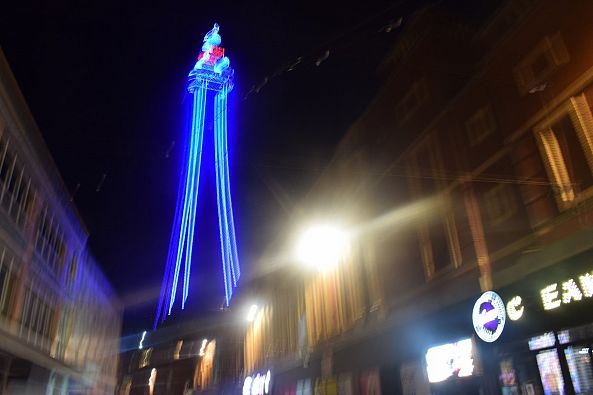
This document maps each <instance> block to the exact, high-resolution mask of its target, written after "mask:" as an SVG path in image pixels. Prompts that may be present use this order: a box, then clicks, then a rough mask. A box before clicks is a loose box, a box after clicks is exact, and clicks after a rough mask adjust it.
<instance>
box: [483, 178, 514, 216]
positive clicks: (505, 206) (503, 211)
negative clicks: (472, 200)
mask: <svg viewBox="0 0 593 395" xmlns="http://www.w3.org/2000/svg"><path fill="white" fill-rule="evenodd" d="M484 204H485V206H486V214H487V216H488V222H489V223H490V225H498V224H501V223H503V222H505V221H506V220H508V219H509V218H511V217H512V216H513V215H514V214H515V212H516V211H517V203H516V200H515V197H514V193H513V188H512V186H511V185H509V184H498V185H496V186H495V187H493V188H491V189H490V190H489V191H487V192H486V193H485V194H484Z"/></svg>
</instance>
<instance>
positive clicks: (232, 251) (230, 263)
mask: <svg viewBox="0 0 593 395" xmlns="http://www.w3.org/2000/svg"><path fill="white" fill-rule="evenodd" d="M218 31H219V26H218V24H216V23H215V24H214V27H213V28H212V30H210V31H209V32H208V33H207V34H206V36H204V43H203V45H202V51H201V52H200V55H199V56H198V60H197V62H196V64H195V66H194V67H193V69H192V70H191V72H190V73H189V75H188V83H187V90H188V92H189V94H190V97H191V98H192V113H191V122H190V126H189V127H188V133H189V136H187V141H188V143H187V144H186V149H185V151H184V158H183V163H182V164H183V166H182V168H181V177H180V181H179V182H180V184H179V192H178V197H177V208H176V210H175V217H174V221H173V229H172V232H171V239H170V242H169V253H168V255H167V262H166V266H165V273H164V276H163V284H162V287H161V294H160V298H159V304H158V306H157V313H156V317H155V321H154V328H155V329H156V326H157V324H158V323H159V321H163V320H164V319H165V318H166V317H167V315H171V311H172V309H173V306H174V304H175V301H176V300H177V298H178V297H180V299H181V309H184V308H185V302H186V300H187V296H188V293H189V280H190V275H191V263H192V248H193V241H194V231H195V225H196V206H197V201H198V187H199V185H200V164H201V163H200V162H201V158H202V142H203V140H204V123H205V121H206V116H207V112H206V109H207V108H208V107H210V108H212V111H213V112H212V119H213V121H214V122H213V123H214V128H213V130H214V151H215V152H214V158H215V160H214V162H215V163H214V166H215V170H216V197H217V207H218V224H219V232H220V250H221V261H222V273H223V280H224V291H225V303H226V305H227V306H228V304H229V303H230V300H231V297H232V295H233V290H234V288H235V287H236V286H237V281H238V279H239V276H240V275H241V269H240V266H239V256H238V253H237V241H236V236H235V224H234V219H233V204H232V200H231V186H230V180H229V163H228V147H227V95H228V94H229V92H230V91H231V90H232V89H233V73H234V71H233V69H232V68H231V67H230V60H229V58H228V57H226V56H225V55H224V48H222V47H221V46H220V44H221V41H222V40H221V37H220V34H219V33H218ZM209 102H213V105H210V106H207V104H208V103H209ZM182 275H183V277H182ZM180 277H182V278H183V283H182V284H181V282H180ZM179 288H181V289H180V290H179ZM179 293H180V295H178V294H179Z"/></svg>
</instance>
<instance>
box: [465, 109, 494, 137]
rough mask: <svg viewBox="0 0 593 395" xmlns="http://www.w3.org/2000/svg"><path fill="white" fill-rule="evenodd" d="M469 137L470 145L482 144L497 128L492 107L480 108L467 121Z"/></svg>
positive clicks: (466, 127) (466, 126)
mask: <svg viewBox="0 0 593 395" xmlns="http://www.w3.org/2000/svg"><path fill="white" fill-rule="evenodd" d="M465 129H466V131H467V138H468V140H469V145H470V146H475V145H478V144H480V143H481V142H482V141H484V139H485V138H486V137H488V136H489V135H490V134H492V132H494V130H495V129H496V123H495V121H494V115H493V114H492V107H490V106H485V107H482V108H480V109H479V110H478V111H476V113H475V114H474V115H472V116H471V117H470V118H469V119H468V120H467V122H465Z"/></svg>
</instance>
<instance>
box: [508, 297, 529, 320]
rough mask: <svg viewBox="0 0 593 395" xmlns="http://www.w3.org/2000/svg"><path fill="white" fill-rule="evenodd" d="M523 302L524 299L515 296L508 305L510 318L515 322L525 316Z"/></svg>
mask: <svg viewBox="0 0 593 395" xmlns="http://www.w3.org/2000/svg"><path fill="white" fill-rule="evenodd" d="M521 302H522V299H521V297H520V296H514V297H513V298H511V300H509V302H508V303H507V314H508V316H509V318H510V319H511V320H513V321H517V320H518V319H519V318H521V317H522V316H523V311H525V306H523V305H521Z"/></svg>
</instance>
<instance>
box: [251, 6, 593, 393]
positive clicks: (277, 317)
mask: <svg viewBox="0 0 593 395" xmlns="http://www.w3.org/2000/svg"><path fill="white" fill-rule="evenodd" d="M449 11H450V9H447V8H445V7H442V6H438V5H437V6H433V7H429V8H426V9H424V10H422V11H419V12H417V13H416V14H415V15H414V16H412V17H411V18H408V20H407V21H405V23H404V24H403V25H402V31H401V32H400V34H399V35H398V37H397V40H396V43H395V45H394V47H393V49H392V51H391V52H390V53H389V54H388V56H387V57H386V58H385V61H384V62H383V63H382V65H381V66H380V69H379V71H380V74H381V75H382V77H383V78H384V81H385V82H384V85H383V88H382V89H381V90H380V91H379V92H378V94H377V95H376V97H375V98H374V99H373V101H372V102H371V103H370V105H369V106H368V108H367V109H366V111H365V112H364V113H363V114H362V116H361V117H360V118H359V119H358V120H357V121H356V122H355V123H354V124H353V125H352V126H351V128H350V129H349V130H348V131H347V133H346V135H345V136H344V138H343V140H342V141H341V143H340V144H339V146H338V147H337V150H336V154H335V157H334V160H333V161H332V164H331V165H330V166H329V168H328V169H327V170H326V172H325V174H324V175H323V176H322V177H321V179H320V181H319V182H318V184H317V186H316V187H315V189H314V190H313V191H312V193H311V195H310V197H309V198H308V199H307V201H306V202H304V203H303V207H302V209H301V210H300V212H310V213H316V212H317V213H323V214H324V215H325V216H326V218H327V217H330V218H331V217H333V218H339V219H341V220H342V221H345V222H347V223H349V224H350V225H351V227H352V228H353V229H355V230H356V232H355V233H356V237H355V238H354V239H353V240H352V245H351V248H350V251H349V253H348V254H346V255H345V257H344V259H343V262H342V263H341V264H340V265H339V266H338V267H337V268H336V270H332V271H329V272H324V273H321V274H311V273H309V274H306V275H303V276H301V278H302V280H299V281H302V286H297V287H296V288H297V289H296V290H295V291H294V292H292V291H291V292H289V295H290V296H283V294H282V293H285V292H288V291H287V288H286V287H283V286H282V284H281V283H279V282H274V283H273V284H272V285H270V286H269V287H267V290H268V291H267V292H268V295H270V296H268V301H267V302H266V304H265V307H264V308H263V309H262V310H261V312H260V315H259V316H258V318H257V319H256V320H255V321H254V322H253V323H252V326H251V327H250V328H249V329H248V331H247V333H246V340H245V368H246V372H247V373H250V372H254V373H255V372H262V371H266V370H267V369H272V372H273V376H272V377H273V378H272V381H273V390H272V391H273V392H274V393H279V394H310V393H322V394H334V393H397V394H406V395H407V394H429V393H438V394H464V393H469V394H473V393H488V394H500V393H503V394H520V393H522V394H565V393H566V394H572V393H576V394H589V393H593V365H592V363H591V347H592V344H593V335H592V334H593V313H592V311H593V310H592V309H591V307H592V306H593V305H592V303H593V300H592V299H591V298H592V296H593V294H592V291H591V289H592V288H591V279H592V278H593V275H592V273H591V270H592V269H593V267H592V265H591V255H592V254H593V241H592V240H593V238H591V236H592V231H593V227H592V225H593V216H592V215H593V211H592V206H591V204H592V202H593V200H591V197H592V196H593V143H592V142H593V115H592V113H593V110H592V108H593V85H592V82H593V46H592V45H591V43H590V41H589V40H587V37H591V35H592V34H593V31H592V29H591V26H590V24H588V23H587V22H586V15H589V14H590V13H591V12H592V11H593V4H591V3H590V2H586V1H575V2H571V3H570V4H561V3H559V2H554V1H549V0H519V1H503V2H500V4H499V5H498V6H497V7H496V8H495V9H493V10H492V11H491V12H489V13H488V15H485V16H484V17H483V18H482V19H476V18H474V19H473V22H475V21H477V20H479V23H473V24H470V23H468V22H466V21H464V20H463V19H460V18H456V17H455V15H451V14H450V13H449ZM490 290H494V291H496V292H497V293H498V294H499V295H500V297H501V300H502V302H501V303H502V305H503V306H504V307H503V308H502V310H506V311H507V312H508V317H507V318H506V324H505V325H506V326H505V329H504V331H503V332H502V334H501V335H500V338H499V339H497V340H496V341H493V342H488V341H483V340H482V339H481V338H479V337H478V336H477V335H476V332H475V329H474V325H477V326H478V327H480V325H482V326H484V325H485V324H487V323H488V322H490V321H488V322H486V323H485V322H480V316H479V315H478V318H477V322H478V324H476V320H473V321H472V310H473V306H474V303H475V302H476V300H478V298H479V297H480V295H481V293H482V292H484V291H490ZM519 312H520V314H519ZM286 315H288V316H289V317H286ZM482 316H483V315H482ZM496 320H497V322H498V323H499V324H501V321H500V320H499V318H496ZM501 326H502V324H501ZM491 329H492V328H491ZM378 391H379V392H378Z"/></svg>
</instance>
